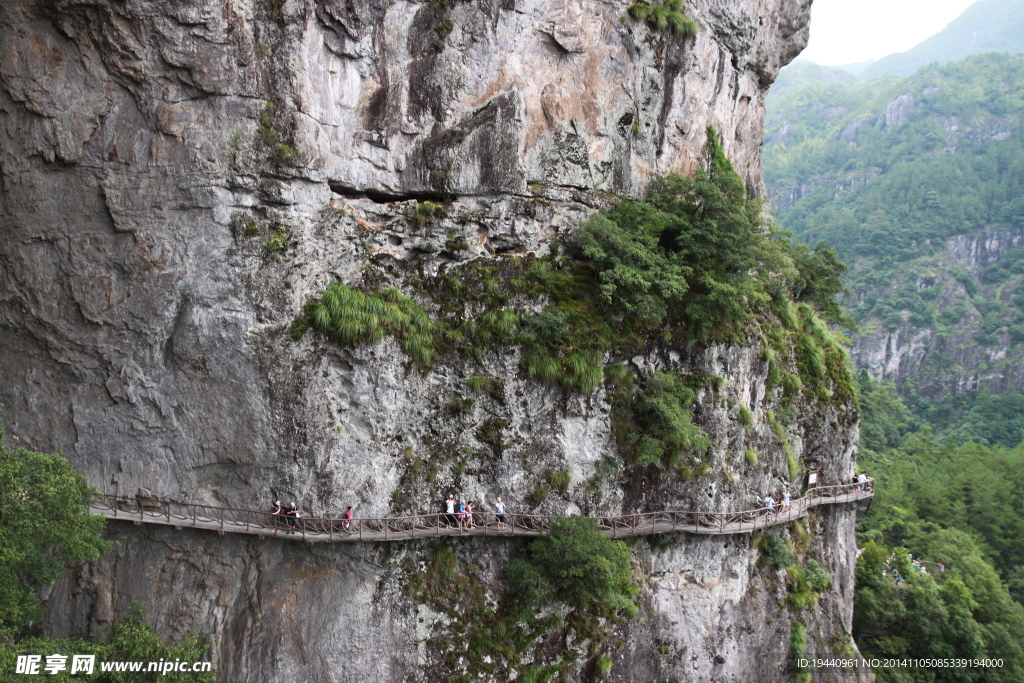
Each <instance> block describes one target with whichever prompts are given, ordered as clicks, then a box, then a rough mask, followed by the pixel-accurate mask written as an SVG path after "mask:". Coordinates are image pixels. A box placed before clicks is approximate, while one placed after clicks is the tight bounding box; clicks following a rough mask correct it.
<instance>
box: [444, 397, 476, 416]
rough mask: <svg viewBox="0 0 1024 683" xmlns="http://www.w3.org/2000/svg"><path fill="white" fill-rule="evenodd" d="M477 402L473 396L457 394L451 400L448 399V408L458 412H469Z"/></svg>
mask: <svg viewBox="0 0 1024 683" xmlns="http://www.w3.org/2000/svg"><path fill="white" fill-rule="evenodd" d="M475 402H476V401H474V400H473V398H472V397H465V398H463V397H462V396H456V397H455V398H453V399H452V400H451V401H448V409H449V410H451V411H452V412H453V413H457V414H461V413H468V412H469V411H470V410H472V409H473V404H474V403H475Z"/></svg>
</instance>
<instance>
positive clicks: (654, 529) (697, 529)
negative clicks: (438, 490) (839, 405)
mask: <svg viewBox="0 0 1024 683" xmlns="http://www.w3.org/2000/svg"><path fill="white" fill-rule="evenodd" d="M874 488H875V480H874V479H871V478H869V479H867V480H866V481H864V482H858V483H853V484H837V485H833V486H818V487H814V488H811V489H808V490H807V491H806V492H805V493H804V495H803V497H801V498H797V499H794V500H793V501H792V502H791V504H790V505H789V506H788V507H783V506H782V505H781V504H776V505H774V506H773V509H771V510H769V509H768V508H766V507H762V508H757V509H753V510H743V511H740V512H692V511H665V512H645V513H638V514H631V515H618V516H609V517H594V518H593V519H594V521H595V522H596V523H597V525H598V526H599V527H600V528H601V529H602V530H603V531H604V533H605V534H607V535H609V536H612V537H616V538H620V537H626V536H638V535H643V534H655V533H669V532H673V531H687V532H690V533H695V534H736V533H746V532H750V531H756V530H757V529H763V528H765V527H769V526H774V525H776V524H784V523H786V522H789V521H792V520H794V519H798V518H800V517H803V516H804V515H806V514H807V510H808V509H810V508H812V507H816V506H818V505H829V504H834V503H846V502H852V501H857V500H862V499H865V498H870V497H871V496H873V495H874ZM90 511H91V512H92V513H93V514H98V515H103V516H104V517H107V518H109V519H123V520H126V521H133V522H136V523H143V522H145V523H148V524H164V525H172V526H175V527H185V526H187V527H192V528H198V529H209V530H214V531H219V532H221V533H227V532H230V533H243V534H258V535H261V536H281V537H283V538H286V539H293V540H305V541H392V540H394V541H398V540H406V539H412V538H428V537H431V536H458V535H476V536H542V535H544V534H546V533H548V531H549V530H550V528H551V523H552V522H554V521H555V520H556V519H558V517H557V516H556V515H524V514H511V513H509V514H505V515H501V516H499V515H497V514H495V513H493V512H476V511H474V512H473V514H472V517H471V518H469V517H467V518H466V519H462V520H460V519H458V515H457V514H447V513H443V512H442V513H428V514H421V515H409V516H404V517H379V518H368V519H339V518H326V517H299V518H295V517H287V516H282V515H274V514H271V513H269V512H259V511H256V510H245V509H240V508H226V507H217V506H213V505H204V504H202V503H183V502H179V501H171V500H160V499H156V498H141V497H135V498H132V497H127V496H113V495H101V496H99V497H98V498H97V500H96V501H95V502H94V503H93V505H92V506H91V508H90Z"/></svg>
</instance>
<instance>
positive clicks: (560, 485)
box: [547, 470, 572, 491]
mask: <svg viewBox="0 0 1024 683" xmlns="http://www.w3.org/2000/svg"><path fill="white" fill-rule="evenodd" d="M547 478H548V485H549V486H550V487H551V488H553V489H557V490H559V491H565V490H566V489H567V488H569V483H570V482H572V475H570V474H569V471H568V470H558V471H549V472H548V474H547Z"/></svg>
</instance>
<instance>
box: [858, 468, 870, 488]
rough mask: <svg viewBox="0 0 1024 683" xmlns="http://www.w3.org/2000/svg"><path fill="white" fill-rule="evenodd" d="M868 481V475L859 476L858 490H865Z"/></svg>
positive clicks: (861, 474)
mask: <svg viewBox="0 0 1024 683" xmlns="http://www.w3.org/2000/svg"><path fill="white" fill-rule="evenodd" d="M867 480H868V475H866V474H864V473H863V472H861V473H860V474H859V475H857V488H858V489H860V490H861V491H863V490H864V486H865V484H866V482H867Z"/></svg>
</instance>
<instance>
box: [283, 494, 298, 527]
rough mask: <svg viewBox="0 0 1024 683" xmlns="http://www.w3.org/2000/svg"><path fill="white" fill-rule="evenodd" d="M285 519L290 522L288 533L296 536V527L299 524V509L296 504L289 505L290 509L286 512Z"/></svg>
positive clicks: (286, 509)
mask: <svg viewBox="0 0 1024 683" xmlns="http://www.w3.org/2000/svg"><path fill="white" fill-rule="evenodd" d="M284 515H285V518H286V519H287V520H288V533H290V534H294V533H295V527H296V526H298V523H299V508H297V507H295V502H294V501H292V502H291V503H288V507H287V508H285V510H284Z"/></svg>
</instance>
